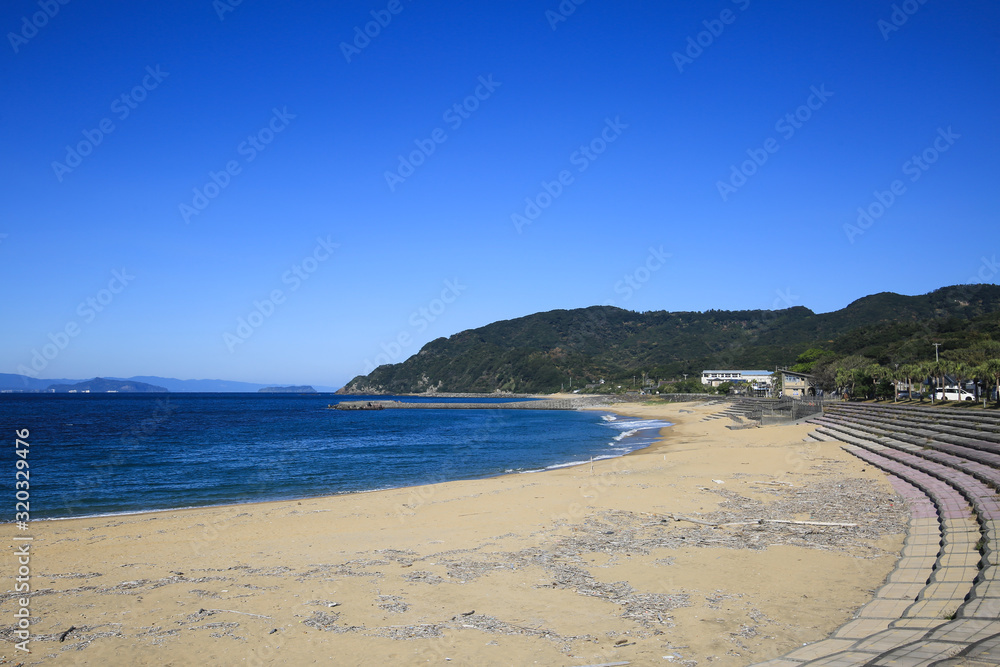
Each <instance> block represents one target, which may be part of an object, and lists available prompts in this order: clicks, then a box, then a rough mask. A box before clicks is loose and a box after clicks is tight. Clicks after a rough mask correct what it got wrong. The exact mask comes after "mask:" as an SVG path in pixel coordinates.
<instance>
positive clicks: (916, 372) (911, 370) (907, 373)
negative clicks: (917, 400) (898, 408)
mask: <svg viewBox="0 0 1000 667" xmlns="http://www.w3.org/2000/svg"><path fill="white" fill-rule="evenodd" d="M899 372H900V373H902V375H903V377H905V378H906V391H907V393H909V395H910V400H911V401H912V400H913V378H915V377H920V372H921V371H920V364H905V365H903V366H901V367H900V368H899Z"/></svg>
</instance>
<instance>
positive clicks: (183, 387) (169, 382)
mask: <svg viewBox="0 0 1000 667" xmlns="http://www.w3.org/2000/svg"><path fill="white" fill-rule="evenodd" d="M96 380H102V381H104V382H111V381H116V382H120V383H126V384H127V383H131V384H133V385H135V386H142V385H145V386H150V385H152V386H154V387H156V389H155V391H171V392H202V393H244V392H247V393H249V392H252V393H257V392H259V391H260V390H261V389H267V388H269V387H273V386H274V385H267V384H255V383H252V382H233V381H231V380H177V379H175V378H164V377H156V376H152V375H137V376H135V377H131V378H93V379H92V380H69V379H65V378H58V379H39V378H31V377H28V376H26V375H16V374H12V373H0V392H29V393H34V392H48V391H49V389H50V388H51V387H53V386H58V387H64V386H71V385H78V384H80V383H87V382H94V381H96ZM107 386H109V387H110V386H111V385H107ZM112 389H113V388H112ZM336 389H337V388H336V387H325V386H316V387H315V389H314V391H320V392H333V391H336ZM59 391H68V390H65V389H60V390H59ZM103 391H108V390H107V389H105V390H103ZM115 391H135V390H128V389H125V390H121V389H118V390H115ZM142 391H150V390H142Z"/></svg>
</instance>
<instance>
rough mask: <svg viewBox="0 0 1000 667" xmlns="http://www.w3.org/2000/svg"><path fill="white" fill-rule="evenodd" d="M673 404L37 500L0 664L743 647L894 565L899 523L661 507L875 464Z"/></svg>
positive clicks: (724, 654)
mask: <svg viewBox="0 0 1000 667" xmlns="http://www.w3.org/2000/svg"><path fill="white" fill-rule="evenodd" d="M692 405H693V404H688V405H685V404H677V405H658V406H653V405H628V406H623V407H621V408H620V409H619V411H621V412H623V413H627V414H630V415H635V416H639V417H644V418H659V419H666V420H669V421H671V422H674V423H675V425H674V426H672V427H670V428H667V429H664V431H663V433H662V436H663V438H662V440H661V442H660V443H659V444H657V445H655V446H653V447H650V448H647V449H645V450H642V451H640V452H636V453H633V454H631V455H629V456H625V457H622V458H618V459H611V460H604V461H599V462H595V463H593V464H592V465H591V464H585V465H582V466H577V467H573V468H564V469H558V470H551V471H546V472H541V473H532V474H521V475H507V476H503V477H497V478H492V479H486V480H475V481H463V482H449V483H443V484H436V485H433V486H424V487H413V488H407V489H398V490H391V491H378V492H371V493H363V494H354V495H345V496H333V497H325V498H316V499H312V500H303V501H289V502H273V503H260V504H252V505H238V506H226V507H215V508H207V509H193V510H180V511H169V512H157V513H147V514H139V515H130V516H117V517H103V518H92V519H72V520H65V521H47V522H40V523H34V524H32V526H31V531H32V536H33V537H34V541H33V543H32V561H31V566H32V589H33V590H34V591H35V594H34V596H33V598H32V600H31V610H32V620H33V624H32V625H31V633H32V639H31V642H30V648H31V654H30V655H28V654H25V653H23V652H21V651H15V647H14V644H13V642H12V641H8V642H7V643H6V644H5V646H4V647H3V648H2V649H0V652H2V653H3V658H4V659H5V660H6V662H5V663H3V664H17V663H19V662H23V663H24V664H25V665H34V664H52V665H62V664H81V665H313V664H315V665H331V664H334V665H380V666H384V665H415V664H433V665H442V664H446V663H448V664H453V665H533V664H538V665H589V664H596V663H612V662H625V661H628V662H629V664H631V665H665V664H670V663H678V664H681V663H685V662H687V661H697V663H698V664H706V663H707V662H709V661H710V662H711V663H712V664H713V665H747V664H751V663H754V662H758V661H762V660H766V659H769V658H772V657H776V656H779V655H781V654H783V653H785V652H787V651H789V650H791V649H792V648H794V647H796V646H799V645H801V644H803V643H807V642H811V641H816V640H818V639H821V638H823V637H825V636H827V635H828V634H829V633H831V632H832V631H833V630H835V629H836V628H837V627H838V626H839V625H841V624H843V623H844V622H846V621H847V620H849V618H850V617H851V615H852V614H853V612H854V610H855V609H857V608H858V607H859V606H861V605H862V604H863V603H864V602H865V601H866V600H868V599H869V598H870V597H871V595H872V592H873V591H874V589H876V588H877V587H878V585H879V584H880V583H881V582H882V580H883V578H884V577H885V576H886V574H887V573H888V572H889V571H890V570H891V569H892V568H893V566H894V563H895V561H896V559H897V557H898V553H899V550H900V548H901V544H902V535H901V534H900V530H899V525H898V523H897V524H896V525H895V527H894V529H893V530H892V531H890V532H891V534H886V535H881V536H878V535H873V536H868V537H866V538H864V539H862V538H858V537H855V538H853V540H846V538H845V541H844V544H843V545H841V544H840V543H839V542H838V539H840V538H838V537H836V536H834V538H832V541H831V540H829V539H828V540H827V541H826V542H825V543H824V542H823V541H822V539H821V538H822V537H823V534H824V531H830V530H832V531H837V530H840V529H837V528H830V529H827V528H823V527H815V528H812V529H809V530H811V531H812V533H811V534H810V533H808V532H806V533H803V531H802V530H800V531H798V532H795V531H792V532H789V531H787V530H783V529H778V528H776V527H773V526H772V527H770V528H767V529H766V532H767V534H768V535H769V536H770V537H766V538H764V539H763V544H764V546H761V544H762V543H761V542H760V541H758V542H756V545H757V547H758V548H732V545H733V543H734V541H735V543H739V541H740V540H744V539H747V540H755V539H757V538H756V537H754V534H753V531H755V530H756V531H758V533H757V535H758V536H759V535H762V534H763V533H760V532H759V531H761V530H764V529H763V528H761V527H759V526H736V527H722V528H711V527H707V526H701V525H698V524H693V523H689V522H686V521H674V520H673V519H670V518H668V515H678V516H686V517H690V518H697V517H701V518H702V519H704V518H705V517H706V516H707V515H709V514H710V513H712V512H715V511H717V510H719V509H720V503H726V501H727V499H728V500H732V499H733V498H735V497H739V498H742V499H743V500H742V501H740V502H743V504H744V506H748V507H750V508H751V510H752V509H753V507H755V506H754V505H753V503H758V504H759V506H760V507H768V506H770V507H776V506H775V505H773V503H775V502H781V501H782V499H784V500H785V501H790V499H791V500H794V499H795V498H796V497H797V496H795V493H797V492H801V491H802V490H805V489H809V488H811V487H812V486H815V485H816V484H819V483H821V482H822V483H829V482H831V480H832V481H836V480H838V479H845V480H846V479H850V480H854V482H852V483H853V484H855V485H857V484H862V485H868V486H870V487H871V488H873V489H875V490H877V491H878V492H879V493H881V494H885V495H886V496H888V495H891V494H892V489H891V487H890V485H889V484H888V483H887V482H886V481H885V478H884V477H883V476H882V475H881V474H880V473H879V472H878V471H876V470H874V469H873V468H871V466H866V465H865V464H864V463H863V462H861V461H859V460H857V459H855V458H854V457H852V456H850V455H848V454H846V453H845V452H843V451H842V450H840V449H839V447H838V446H837V445H836V444H833V443H826V442H824V443H820V442H808V441H806V436H807V434H808V432H809V431H810V430H811V429H810V427H809V426H805V425H801V426H773V427H765V428H759V429H749V430H743V431H731V430H728V429H726V428H725V424H726V423H731V422H729V421H728V420H715V421H701V419H702V417H703V416H705V415H706V414H709V413H711V412H712V411H714V410H718V409H719V408H718V407H714V408H707V407H692ZM682 410H683V411H685V412H681V411H682ZM688 411H691V412H688ZM726 494H728V495H726ZM825 502H829V503H832V504H835V503H837V502H838V499H837V497H835V496H834V497H828V498H825V499H824V503H825ZM721 507H723V508H726V507H731V506H730V505H721ZM744 511H747V510H746V508H745V507H744ZM761 511H763V510H761ZM751 514H752V511H751ZM811 516H812V515H811V514H810V513H809V512H799V513H797V514H796V515H795V516H788V517H784V518H786V519H789V520H808V519H810V517H811ZM665 518H666V521H664V519H665ZM680 537H684V538H685V539H684V540H680ZM810 540H819V541H818V542H816V543H811V542H810ZM848 542H850V543H849V544H848ZM689 545H690V546H689ZM10 588H11V590H10V591H8V593H7V595H6V596H5V598H4V602H3V610H2V613H3V614H4V616H5V617H6V618H13V614H14V611H15V605H16V594H14V593H13V592H12V589H13V583H11V585H10ZM470 612H472V613H470ZM8 627H9V626H8ZM71 627H73V628H74V629H73V630H72V631H70V632H69V633H68V634H66V635H65V637H64V638H63V641H60V638H61V637H62V635H63V633H64V632H66V631H67V630H68V629H70V628H71ZM5 638H6V639H8V640H10V639H11V638H12V634H10V633H9V632H8V633H7V634H6V635H5ZM687 664H692V663H690V662H687Z"/></svg>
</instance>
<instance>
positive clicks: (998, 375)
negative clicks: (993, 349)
mask: <svg viewBox="0 0 1000 667" xmlns="http://www.w3.org/2000/svg"><path fill="white" fill-rule="evenodd" d="M983 370H984V371H985V372H986V375H987V377H992V378H993V387H994V388H995V389H996V390H997V406H998V407H1000V359H990V360H989V361H987V362H986V363H985V364H983ZM987 393H988V392H987Z"/></svg>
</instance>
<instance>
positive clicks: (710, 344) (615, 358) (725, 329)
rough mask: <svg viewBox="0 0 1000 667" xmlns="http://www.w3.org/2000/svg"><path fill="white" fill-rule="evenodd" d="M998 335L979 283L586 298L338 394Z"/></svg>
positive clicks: (542, 379)
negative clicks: (702, 308) (585, 303)
mask: <svg viewBox="0 0 1000 667" xmlns="http://www.w3.org/2000/svg"><path fill="white" fill-rule="evenodd" d="M998 333H1000V286H997V285H987V284H981V285H958V286H953V287H944V288H941V289H939V290H936V291H934V292H931V293H930V294H924V295H920V296H903V295H899V294H894V293H892V292H883V293H880V294H874V295H872V296H867V297H864V298H862V299H858V300H857V301H855V302H854V303H852V304H850V305H849V306H847V307H846V308H843V309H841V310H838V311H834V312H831V313H823V314H816V313H814V312H812V311H811V310H809V309H808V308H804V307H801V306H797V307H793V308H788V309H785V310H778V311H769V310H746V311H720V310H709V311H706V312H677V313H671V312H665V311H651V312H645V313H637V312H633V311H628V310H622V309H620V308H614V307H611V306H593V307H590V308H580V309H576V310H553V311H549V312H545V313H536V314H534V315H528V316H526V317H520V318H517V319H513V320H505V321H501V322H495V323H493V324H489V325H487V326H484V327H480V328H478V329H471V330H468V331H463V332H461V333H457V334H455V335H453V336H451V337H449V338H439V339H437V340H434V341H431V342H430V343H428V344H427V345H425V346H424V347H423V348H422V349H421V350H420V351H419V352H418V353H417V354H415V355H413V356H412V357H410V358H409V359H407V360H405V361H403V362H402V363H398V364H391V365H385V366H380V367H378V368H376V369H375V370H374V371H372V372H371V373H370V374H368V375H365V376H359V377H356V378H354V379H353V380H351V382H349V383H348V384H347V385H346V386H345V387H344V388H343V389H341V392H343V393H419V392H426V391H439V392H493V391H498V390H499V391H513V392H537V393H545V392H552V391H558V390H560V388H568V387H569V385H570V381H571V379H572V385H573V387H581V386H583V385H584V384H585V383H594V382H598V381H599V380H600V379H604V380H606V381H607V382H608V383H610V384H623V383H625V382H626V381H627V382H628V383H629V384H631V382H632V378H633V377H636V376H642V375H643V374H645V375H646V376H648V377H651V378H656V379H661V378H662V379H669V378H675V377H678V376H679V375H680V374H682V373H688V374H697V373H701V371H702V370H705V369H723V368H733V369H747V368H756V369H773V368H774V367H775V366H789V365H791V364H794V363H795V360H796V357H797V356H798V355H799V354H801V353H802V352H804V351H805V350H807V349H809V348H812V347H819V348H825V349H829V350H833V351H834V352H837V353H838V354H865V355H866V356H870V357H873V358H879V357H887V356H893V355H895V356H896V357H908V358H906V359H888V358H887V359H886V361H885V362H888V361H897V362H900V363H909V362H911V361H912V362H916V361H920V360H924V359H926V358H927V357H928V355H930V358H933V353H934V349H933V347H932V346H931V345H930V342H942V341H943V340H947V341H950V344H951V345H953V346H961V345H964V344H965V343H966V342H967V341H969V340H976V339H981V338H983V337H985V338H990V337H996V336H997V334H998ZM931 339H933V341H932V340H931ZM947 344H949V343H948V342H946V345H947ZM942 349H945V348H942ZM911 357H912V358H911ZM885 362H883V363H885Z"/></svg>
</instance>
